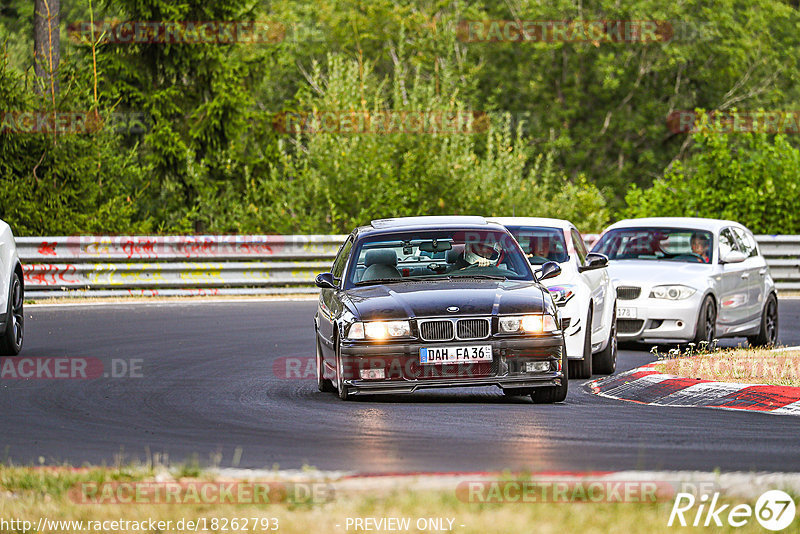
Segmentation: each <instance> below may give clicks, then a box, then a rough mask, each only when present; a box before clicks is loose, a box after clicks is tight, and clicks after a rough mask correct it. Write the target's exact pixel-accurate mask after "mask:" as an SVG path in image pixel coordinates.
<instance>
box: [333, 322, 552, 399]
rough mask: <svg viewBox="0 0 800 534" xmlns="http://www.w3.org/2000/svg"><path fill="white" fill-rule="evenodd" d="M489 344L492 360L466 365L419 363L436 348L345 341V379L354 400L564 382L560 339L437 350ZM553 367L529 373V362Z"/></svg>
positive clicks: (502, 340)
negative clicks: (374, 374) (364, 374)
mask: <svg viewBox="0 0 800 534" xmlns="http://www.w3.org/2000/svg"><path fill="white" fill-rule="evenodd" d="M458 343H460V344H462V345H491V347H492V361H491V362H480V363H463V364H456V363H451V364H428V365H421V364H420V363H419V354H420V349H421V348H430V347H433V346H436V345H437V343H426V342H412V343H384V344H371V343H365V342H342V344H341V347H340V355H341V363H342V376H343V380H344V383H345V385H347V386H348V387H349V388H350V391H351V393H352V394H354V395H358V394H379V393H384V394H392V393H412V392H414V391H417V390H418V389H426V388H449V387H473V386H497V387H500V388H502V389H508V388H511V389H523V388H524V389H528V388H536V387H547V386H558V385H560V384H561V383H562V380H566V377H565V375H564V369H562V365H561V351H562V336H561V334H560V333H559V334H557V335H546V336H536V337H534V336H528V337H518V338H511V337H502V338H497V337H493V338H490V339H487V340H477V341H462V342H455V343H454V342H446V343H438V344H439V345H450V346H452V345H454V344H458ZM542 361H547V362H549V368H548V370H547V371H540V372H530V373H529V372H525V364H526V363H527V362H542ZM366 369H383V370H384V375H385V378H384V379H364V378H361V374H360V373H361V371H362V370H366Z"/></svg>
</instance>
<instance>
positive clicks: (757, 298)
mask: <svg viewBox="0 0 800 534" xmlns="http://www.w3.org/2000/svg"><path fill="white" fill-rule="evenodd" d="M733 233H734V235H735V236H736V238H737V242H738V245H739V250H741V251H742V252H743V253H744V254H745V256H747V259H746V260H744V267H745V272H746V274H747V278H746V279H747V288H748V292H747V294H748V302H747V317H746V319H745V320H746V321H748V322H749V321H754V320H757V319H760V318H761V307H762V306H763V303H764V298H765V295H764V286H765V283H764V278H765V277H766V275H767V272H768V271H767V262H766V260H764V258H763V257H762V256H760V255H759V254H758V246H757V245H756V239H755V237H753V234H751V233H750V232H749V231H748V230H746V229H744V228H738V227H735V226H734V227H733Z"/></svg>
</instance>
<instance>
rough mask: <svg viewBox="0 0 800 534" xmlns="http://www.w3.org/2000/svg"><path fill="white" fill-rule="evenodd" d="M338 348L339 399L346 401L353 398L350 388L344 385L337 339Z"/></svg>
mask: <svg viewBox="0 0 800 534" xmlns="http://www.w3.org/2000/svg"><path fill="white" fill-rule="evenodd" d="M334 343H335V347H336V392H337V393H338V395H339V398H340V399H342V400H344V401H346V400H350V399H352V398H353V396H352V395H351V394H350V388H349V387H347V385H346V384H345V383H344V376H343V375H344V366H343V364H342V354H341V349H340V348H339V340H338V339H337V340H336V341H335V342H334Z"/></svg>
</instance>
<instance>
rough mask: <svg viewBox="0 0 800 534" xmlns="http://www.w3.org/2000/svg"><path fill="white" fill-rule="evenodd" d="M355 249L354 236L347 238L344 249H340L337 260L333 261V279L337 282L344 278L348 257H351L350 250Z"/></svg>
mask: <svg viewBox="0 0 800 534" xmlns="http://www.w3.org/2000/svg"><path fill="white" fill-rule="evenodd" d="M352 248H353V236H350V237H348V238H347V241H345V242H344V244H343V245H342V248H340V249H339V253H338V254H337V255H336V259H335V260H333V267H332V268H331V273H332V274H333V277H334V278H335V279H337V280H339V279H341V278H342V274H343V273H344V268H345V266H346V265H347V257H348V256H349V255H350V249H352Z"/></svg>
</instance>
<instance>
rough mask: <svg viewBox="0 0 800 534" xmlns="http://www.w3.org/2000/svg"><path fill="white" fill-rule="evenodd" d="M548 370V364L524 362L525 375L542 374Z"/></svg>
mask: <svg viewBox="0 0 800 534" xmlns="http://www.w3.org/2000/svg"><path fill="white" fill-rule="evenodd" d="M549 370H550V362H525V372H526V373H544V372H545V371H549Z"/></svg>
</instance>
